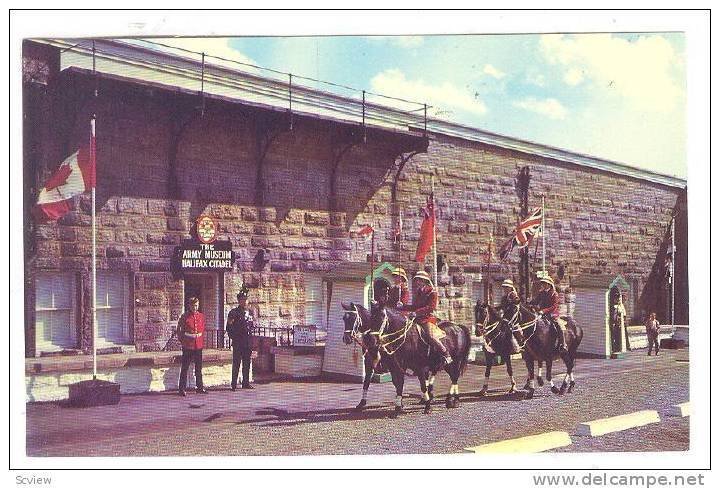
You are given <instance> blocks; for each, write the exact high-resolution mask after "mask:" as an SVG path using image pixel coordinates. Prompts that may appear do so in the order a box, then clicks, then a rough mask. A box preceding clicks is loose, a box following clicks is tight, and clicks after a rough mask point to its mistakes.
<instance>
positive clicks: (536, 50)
mask: <svg viewBox="0 0 720 489" xmlns="http://www.w3.org/2000/svg"><path fill="white" fill-rule="evenodd" d="M163 42H167V43H172V44H175V45H178V46H182V47H184V48H187V49H192V50H196V51H205V52H206V53H209V54H215V55H217V56H221V57H226V58H232V59H236V60H241V61H245V62H249V63H253V64H257V65H260V66H263V67H268V68H273V69H276V70H279V71H283V72H291V73H293V74H294V75H304V76H308V77H312V78H319V79H321V80H327V81H332V82H335V83H340V84H344V85H349V86H352V87H355V88H358V89H365V90H369V91H373V92H377V93H382V94H385V95H391V96H398V97H402V98H408V99H411V100H416V101H418V102H427V103H428V104H430V105H432V106H433V110H432V111H431V114H432V115H436V116H438V117H442V118H446V119H448V120H451V121H454V122H459V123H462V124H467V125H471V126H474V127H478V128H481V129H484V130H488V131H492V132H497V133H500V134H506V135H509V136H514V137H518V138H521V139H527V140H531V141H535V142H538V143H542V144H548V145H551V146H557V147H560V148H564V149H568V150H572V151H576V152H580V153H585V154H591V155H593V156H598V157H602V158H607V159H611V160H616V161H620V162H623V163H627V164H629V165H632V166H638V167H642V168H647V169H650V170H654V171H658V172H661V173H666V174H672V175H678V176H681V177H685V176H686V175H687V164H686V156H685V154H686V116H685V111H686V81H685V79H686V74H685V42H684V36H683V35H682V34H679V33H676V34H657V33H644V34H574V35H538V34H529V35H443V36H397V37H396V36H378V37H362V36H344V37H342V36H330V37H265V38H204V39H203V38H195V39H189V38H185V39H172V40H164V41H163ZM311 86H312V85H311Z"/></svg>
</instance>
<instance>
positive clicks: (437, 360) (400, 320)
mask: <svg viewBox="0 0 720 489" xmlns="http://www.w3.org/2000/svg"><path fill="white" fill-rule="evenodd" d="M374 287H375V298H376V300H377V302H376V303H374V304H373V305H372V306H371V308H370V311H369V313H370V314H369V323H368V324H367V325H366V324H365V323H362V329H361V330H358V331H357V333H358V334H357V335H359V336H360V337H361V338H362V340H361V341H362V344H363V346H364V348H366V350H367V352H375V351H377V352H379V354H380V358H381V361H382V364H383V365H385V366H386V367H387V368H388V370H389V371H390V374H391V376H392V381H393V384H394V385H395V392H396V398H395V411H396V412H401V411H402V408H403V403H402V394H403V387H404V383H405V372H406V371H407V370H412V371H413V373H414V374H415V375H416V376H417V378H418V381H419V383H420V390H421V392H422V394H423V401H422V402H423V403H424V404H425V409H424V411H425V413H429V412H430V411H431V402H430V393H429V391H430V390H431V387H429V386H431V385H432V382H433V380H434V375H435V373H437V372H439V371H440V370H445V371H446V372H447V373H448V375H449V376H450V380H451V386H450V391H449V392H448V395H447V397H446V398H445V406H446V407H448V408H454V407H458V406H459V404H460V397H459V388H458V379H459V378H460V376H461V375H462V374H463V372H464V371H465V367H466V366H467V356H468V353H469V351H470V331H469V330H468V329H467V328H466V327H464V326H461V325H456V324H452V323H449V322H444V323H441V324H440V328H441V329H442V330H443V332H444V333H445V337H444V338H443V339H442V341H443V342H444V344H445V346H446V347H447V349H448V352H449V353H450V356H451V357H452V359H453V362H452V363H450V364H449V365H447V364H446V363H445V359H444V358H443V357H442V356H441V355H439V354H437V353H435V352H433V351H432V350H431V349H430V347H429V345H428V340H427V338H425V337H424V336H423V334H422V332H421V329H420V327H419V326H418V325H417V324H416V323H415V322H413V321H409V320H408V318H407V317H405V316H404V315H402V314H401V313H400V312H398V311H395V310H393V309H391V308H389V307H387V304H388V291H389V289H390V284H389V283H388V282H387V280H385V279H377V280H375V283H374ZM355 307H356V308H357V307H360V306H355ZM351 315H352V314H351ZM359 317H361V320H362V319H363V313H362V312H360V313H359ZM346 324H347V322H346Z"/></svg>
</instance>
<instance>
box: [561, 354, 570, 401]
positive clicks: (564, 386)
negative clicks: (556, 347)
mask: <svg viewBox="0 0 720 489" xmlns="http://www.w3.org/2000/svg"><path fill="white" fill-rule="evenodd" d="M561 358H562V361H563V363H564V364H565V377H563V383H562V384H561V385H560V394H565V390H566V389H567V386H568V380H569V379H570V372H571V371H572V359H571V358H570V354H569V352H563V354H562V355H561Z"/></svg>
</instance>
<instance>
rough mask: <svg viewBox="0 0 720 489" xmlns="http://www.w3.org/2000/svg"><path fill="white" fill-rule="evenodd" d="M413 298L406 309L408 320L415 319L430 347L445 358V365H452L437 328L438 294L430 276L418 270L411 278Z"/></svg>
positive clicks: (441, 334) (441, 335)
mask: <svg viewBox="0 0 720 489" xmlns="http://www.w3.org/2000/svg"><path fill="white" fill-rule="evenodd" d="M413 285H414V286H415V296H414V297H413V302H412V304H411V305H410V306H409V307H407V308H406V310H409V311H411V312H410V316H409V317H410V319H415V320H416V321H417V323H418V324H419V325H420V326H421V327H422V329H423V332H424V333H425V335H426V337H427V338H428V340H429V343H430V345H431V347H432V348H433V349H434V350H435V351H436V352H438V353H439V354H440V355H442V356H443V357H444V358H445V363H446V364H450V363H452V361H453V360H452V357H451V356H450V353H448V350H447V348H446V347H445V345H444V344H443V342H442V340H441V338H443V337H444V336H445V333H444V332H443V331H442V330H441V329H440V328H439V327H438V322H439V321H438V318H437V317H435V315H434V312H435V310H436V309H437V306H438V294H437V291H436V290H435V288H434V287H433V283H432V279H431V278H430V275H429V274H428V273H427V272H426V271H424V270H420V271H419V272H417V273H416V274H415V276H414V277H413Z"/></svg>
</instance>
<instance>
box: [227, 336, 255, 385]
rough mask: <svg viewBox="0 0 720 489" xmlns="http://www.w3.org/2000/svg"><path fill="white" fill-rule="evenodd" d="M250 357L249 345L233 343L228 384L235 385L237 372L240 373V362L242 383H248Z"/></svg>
mask: <svg viewBox="0 0 720 489" xmlns="http://www.w3.org/2000/svg"><path fill="white" fill-rule="evenodd" d="M251 357H252V350H251V349H250V347H247V346H244V347H241V346H235V345H233V364H232V379H231V382H230V385H233V386H237V380H238V373H240V364H242V383H243V385H248V384H250V359H251Z"/></svg>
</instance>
